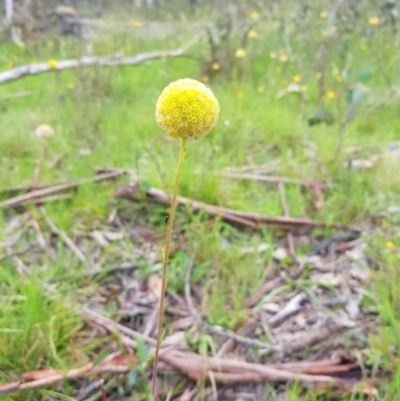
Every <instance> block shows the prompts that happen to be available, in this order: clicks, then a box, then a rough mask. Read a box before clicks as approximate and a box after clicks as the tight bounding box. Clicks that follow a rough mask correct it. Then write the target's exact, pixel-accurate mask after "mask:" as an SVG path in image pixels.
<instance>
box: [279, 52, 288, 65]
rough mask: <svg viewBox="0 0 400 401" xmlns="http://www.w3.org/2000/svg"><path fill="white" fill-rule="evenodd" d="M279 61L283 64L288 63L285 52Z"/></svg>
mask: <svg viewBox="0 0 400 401" xmlns="http://www.w3.org/2000/svg"><path fill="white" fill-rule="evenodd" d="M279 60H281V61H282V63H285V62H286V61H288V56H287V54H286V53H285V52H283V53H281V56H280V57H279Z"/></svg>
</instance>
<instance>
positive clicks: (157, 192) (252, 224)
mask: <svg viewBox="0 0 400 401" xmlns="http://www.w3.org/2000/svg"><path fill="white" fill-rule="evenodd" d="M138 190H139V191H140V188H139V185H138V184H137V183H132V184H129V185H127V186H125V187H124V188H121V189H120V190H118V191H117V193H116V194H115V197H116V198H124V199H128V200H136V196H135V195H136V192H137V191H138ZM146 195H147V197H148V199H149V200H151V201H153V202H157V203H161V204H163V205H169V204H170V196H169V195H168V194H167V193H166V192H164V191H162V190H161V189H158V188H153V187H152V188H148V189H147V190H146ZM177 202H178V204H179V205H185V206H189V207H190V208H192V209H193V210H195V211H205V212H206V213H208V214H210V215H212V216H220V217H221V218H222V220H225V221H227V222H229V223H234V224H241V225H244V226H246V227H249V228H253V229H255V230H259V229H260V228H261V227H260V225H261V224H267V225H276V226H280V227H282V228H288V229H293V228H302V229H313V228H316V227H326V226H327V225H328V224H327V223H326V222H324V221H317V220H312V219H308V218H302V217H284V216H266V215H262V214H259V213H253V212H246V211H241V210H234V209H229V208H226V207H222V206H216V205H210V204H207V203H204V202H199V201H196V200H193V199H189V198H185V197H183V196H178V198H177ZM0 206H1V204H0ZM331 226H332V227H334V228H338V229H340V228H342V226H341V225H340V224H338V223H333V224H332V225H331Z"/></svg>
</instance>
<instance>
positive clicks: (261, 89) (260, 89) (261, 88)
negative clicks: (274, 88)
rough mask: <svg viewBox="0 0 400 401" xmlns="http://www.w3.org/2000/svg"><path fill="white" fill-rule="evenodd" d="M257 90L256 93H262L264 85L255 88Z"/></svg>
mask: <svg viewBox="0 0 400 401" xmlns="http://www.w3.org/2000/svg"><path fill="white" fill-rule="evenodd" d="M257 90H258V92H260V93H263V92H264V91H265V88H264V85H260V86H259V87H258V88H257Z"/></svg>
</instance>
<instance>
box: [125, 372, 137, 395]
mask: <svg viewBox="0 0 400 401" xmlns="http://www.w3.org/2000/svg"><path fill="white" fill-rule="evenodd" d="M137 379H138V372H137V370H136V368H132V369H131V370H130V372H129V373H128V377H127V379H126V388H127V389H128V390H133V389H134V388H135V386H136V383H137Z"/></svg>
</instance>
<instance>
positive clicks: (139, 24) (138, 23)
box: [132, 21, 142, 28]
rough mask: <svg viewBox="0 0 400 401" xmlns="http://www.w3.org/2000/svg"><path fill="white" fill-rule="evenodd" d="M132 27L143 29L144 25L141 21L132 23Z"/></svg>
mask: <svg viewBox="0 0 400 401" xmlns="http://www.w3.org/2000/svg"><path fill="white" fill-rule="evenodd" d="M132 26H133V27H134V28H141V26H142V23H141V22H140V21H132Z"/></svg>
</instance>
